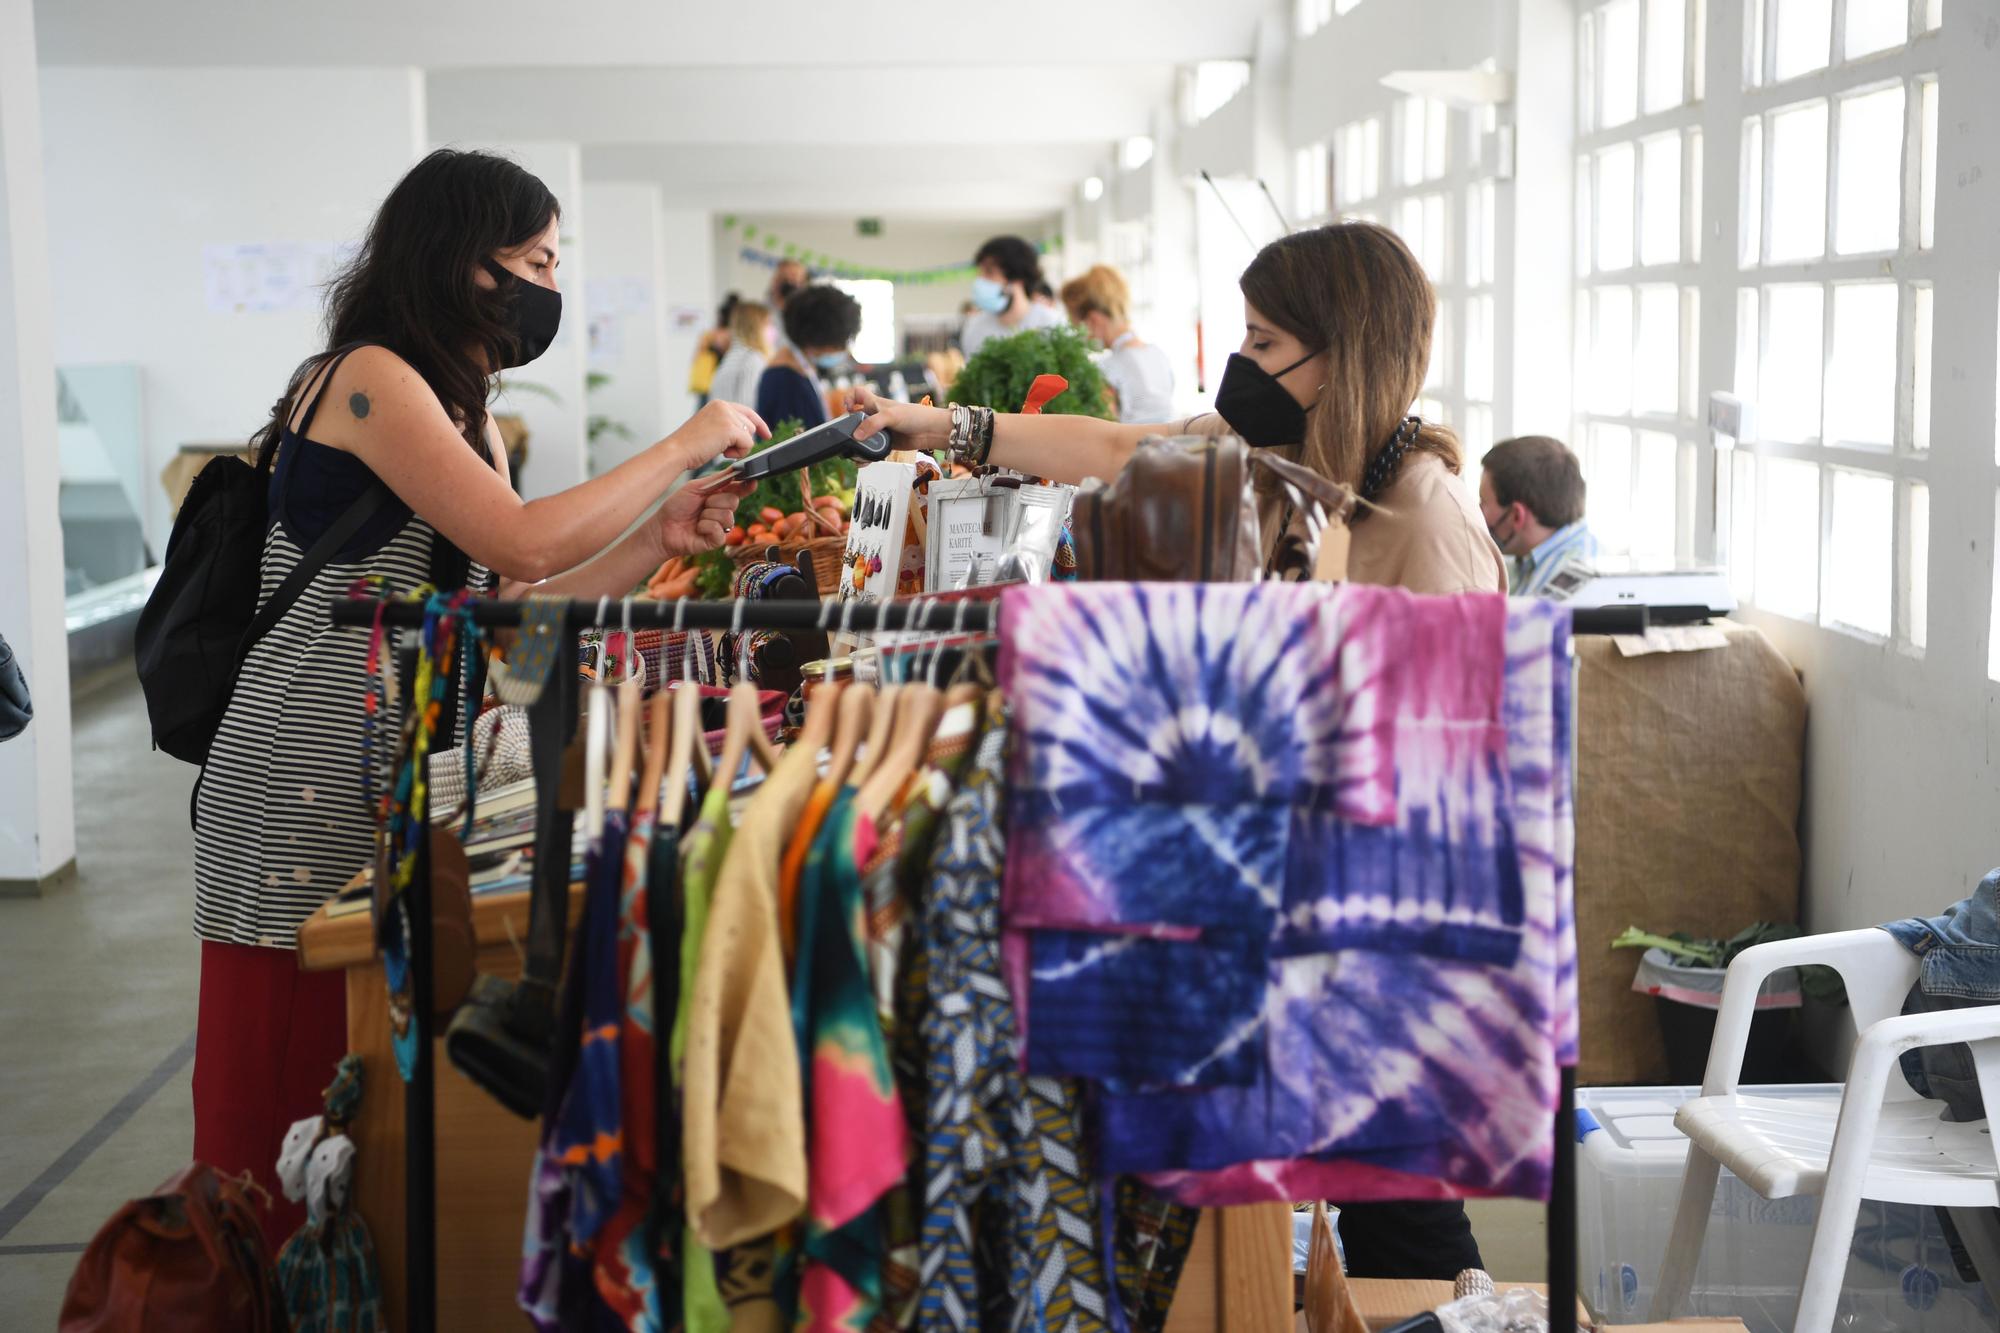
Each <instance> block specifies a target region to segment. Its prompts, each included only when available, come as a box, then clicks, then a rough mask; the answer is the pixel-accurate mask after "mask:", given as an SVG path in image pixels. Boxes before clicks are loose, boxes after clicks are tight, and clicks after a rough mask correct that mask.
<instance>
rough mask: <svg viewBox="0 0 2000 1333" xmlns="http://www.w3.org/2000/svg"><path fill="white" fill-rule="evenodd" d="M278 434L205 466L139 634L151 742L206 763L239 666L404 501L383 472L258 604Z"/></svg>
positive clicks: (305, 423) (308, 425)
mask: <svg viewBox="0 0 2000 1333" xmlns="http://www.w3.org/2000/svg"><path fill="white" fill-rule="evenodd" d="M353 350H354V349H353V348H351V347H349V348H343V349H342V350H341V351H340V353H339V355H338V356H336V357H335V358H334V360H333V363H332V365H331V366H329V367H328V369H327V372H326V375H325V377H324V378H323V379H322V380H321V381H320V386H319V392H318V393H316V394H314V395H313V399H312V403H311V404H310V405H309V406H308V407H307V408H306V413H305V416H304V417H303V418H301V419H300V421H299V426H298V430H297V432H296V434H298V435H299V436H304V435H305V434H306V433H307V432H308V431H310V430H311V429H312V420H313V414H314V413H316V412H318V411H319V403H320V399H322V398H324V397H325V396H326V386H327V385H328V384H329V383H331V382H332V380H333V376H334V372H335V371H336V370H338V369H339V367H340V362H341V361H342V360H344V359H345V358H346V357H347V354H348V353H349V352H351V351H353ZM276 452H277V446H276V443H275V442H274V443H273V444H271V445H270V446H269V447H267V448H266V449H265V450H264V451H263V453H262V454H261V455H260V456H259V457H258V459H257V463H256V466H254V467H253V466H251V465H250V464H249V463H246V462H244V461H243V460H242V459H240V458H228V457H224V458H217V459H213V460H211V461H210V462H209V463H208V465H207V466H205V467H203V468H202V470H201V472H200V474H199V475H197V476H196V477H195V479H194V484H193V485H192V486H190V487H189V488H188V493H187V499H185V500H183V501H182V502H181V510H180V513H179V514H178V515H177V516H176V517H175V519H174V530H173V533H172V534H171V535H170V536H169V537H168V538H167V557H166V560H165V561H164V562H163V564H162V565H161V568H160V578H159V582H158V583H156V584H155V585H154V587H153V592H152V595H151V596H150V597H148V598H147V599H146V609H145V610H144V611H142V612H140V613H139V628H138V632H137V635H136V641H135V644H134V656H135V657H136V658H137V660H138V666H139V684H140V687H141V688H142V689H144V690H145V693H146V714H147V716H148V717H149V718H150V719H151V721H152V724H153V744H154V746H155V747H157V748H159V749H161V750H165V751H166V752H167V753H168V754H170V755H172V756H173V757H174V758H176V759H185V760H186V761H187V762H188V763H191V764H201V763H206V762H207V760H208V748H209V745H210V744H211V743H212V742H213V741H214V740H215V733H216V731H217V729H219V728H220V727H221V725H222V714H223V712H224V710H225V709H227V708H228V707H229V696H230V694H231V693H232V692H233V691H234V690H235V688H236V675H237V672H238V671H240V670H241V669H242V666H243V660H244V658H246V657H247V656H249V653H250V649H251V648H252V647H254V646H255V645H256V643H257V641H258V640H259V639H261V638H263V637H264V635H265V634H266V633H268V632H269V631H270V629H271V627H272V626H273V625H276V624H277V623H278V621H279V619H280V618H281V617H282V616H283V615H284V614H285V612H286V611H287V610H289V609H290V608H291V605H292V603H294V602H296V601H297V600H298V599H299V595H300V594H301V593H303V592H304V591H305V590H306V588H307V586H308V585H310V584H311V583H312V581H313V578H314V576H315V575H317V574H318V573H319V571H320V570H322V569H324V568H325V567H326V564H327V562H328V561H329V560H331V559H332V558H333V555H334V553H335V552H337V551H339V550H340V548H341V547H343V546H345V545H346V544H347V542H348V540H349V539H350V538H352V537H353V536H354V534H355V533H357V532H359V531H360V530H361V526H362V525H363V524H364V523H366V522H367V521H368V520H369V519H370V518H372V517H374V515H375V514H376V513H377V511H379V510H380V509H381V508H382V507H383V506H384V505H386V504H392V503H396V500H395V497H394V495H392V494H391V493H390V491H389V488H388V487H386V486H384V485H382V484H381V483H380V482H379V481H378V482H377V483H376V484H375V485H373V486H371V487H369V488H368V490H367V491H366V492H364V493H363V494H362V496H361V498H359V499H358V500H356V501H355V502H354V503H353V504H351V505H349V506H348V507H347V510H346V512H344V513H342V514H341V516H340V517H339V518H338V519H336V520H334V522H333V524H332V526H331V527H329V528H327V530H326V532H325V533H323V534H322V535H321V536H320V538H319V540H318V541H316V542H314V543H313V544H312V547H311V549H309V550H308V551H306V553H305V554H304V555H303V556H302V557H300V559H299V563H298V564H297V565H296V566H294V567H293V569H292V571H291V572H290V573H289V574H287V575H286V576H285V581H284V582H283V583H281V584H279V585H278V587H277V589H276V590H275V591H274V592H272V594H271V600H270V601H268V602H266V603H264V605H263V607H262V608H261V609H259V607H258V605H257V593H258V589H259V587H260V586H261V584H262V580H263V563H264V538H265V535H266V534H267V533H268V532H269V531H270V526H271V524H270V513H269V507H268V504H267V498H268V496H269V493H270V481H271V467H272V463H273V461H274V459H273V455H275V453H276Z"/></svg>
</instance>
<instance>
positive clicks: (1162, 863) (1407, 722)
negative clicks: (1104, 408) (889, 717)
mask: <svg viewBox="0 0 2000 1333" xmlns="http://www.w3.org/2000/svg"><path fill="white" fill-rule="evenodd" d="M1003 624H1004V632H1003V644H1004V647H1003V656H1002V663H1001V671H1002V680H1003V683H1005V684H1006V685H1007V687H1008V688H1009V691H1010V694H1011V696H1012V699H1013V702H1014V706H1015V708H1016V709H1017V717H1018V721H1019V724H1020V738H1021V742H1022V743H1021V745H1020V746H1019V747H1018V749H1017V752H1016V756H1015V763H1014V769H1013V774H1014V791H1013V797H1012V802H1011V805H1010V810H1009V820H1010V841H1009V845H1008V857H1007V907H1008V912H1009V923H1008V924H1009V928H1010V931H1012V932H1014V935H1013V937H1012V938H1010V941H1009V946H1010V957H1009V962H1010V980H1011V981H1012V982H1013V983H1014V987H1015V991H1016V994H1017V995H1025V996H1026V997H1027V998H1028V1000H1029V1006H1028V1008H1029V1013H1030V1016H1031V1020H1032V1021H1031V1022H1030V1023H1029V1025H1028V1049H1027V1062H1028V1068H1029V1070H1030V1071H1034V1072H1041V1071H1048V1072H1060V1073H1067V1074H1077V1075H1085V1076H1088V1077H1092V1078H1095V1079H1098V1080H1101V1081H1102V1082H1103V1083H1104V1085H1105V1090H1106V1092H1105V1096H1104V1097H1103V1098H1102V1099H1101V1102H1100V1105H1101V1107H1102V1111H1103V1133H1102V1151H1103V1154H1104V1156H1103V1161H1102V1162H1101V1163H1100V1165H1101V1167H1102V1169H1104V1170H1105V1171H1106V1172H1108V1173H1124V1172H1133V1173H1154V1174H1153V1183H1154V1184H1155V1185H1157V1186H1159V1187H1160V1188H1162V1189H1163V1190H1164V1191H1165V1192H1167V1193H1168V1194H1169V1195H1170V1196H1171V1197H1174V1198H1176V1199H1179V1200H1181V1201H1183V1202H1194V1203H1202V1204H1223V1203H1243V1202H1251V1201H1257V1200H1265V1199H1290V1198H1308V1197H1322V1198H1324V1197H1329V1196H1330V1195H1334V1196H1338V1197H1342V1198H1348V1199H1353V1200H1357V1201H1361V1200H1367V1199H1371V1198H1382V1199H1397V1198H1413V1197H1426V1196H1437V1195H1440V1194H1485V1193H1498V1194H1512V1195H1522V1196H1527V1197H1543V1196H1545V1194H1546V1191H1547V1172H1548V1161H1549V1155H1550V1149H1551V1143H1550V1135H1549V1132H1548V1126H1549V1123H1550V1120H1549V1118H1550V1116H1551V1115H1552V1113H1553V1110H1554V1106H1555V1097H1556V1068H1557V1065H1558V1063H1559V1062H1560V1061H1562V1060H1565V1059H1569V1060H1573V1059H1574V1036H1575V1028H1574V1021H1575V1020H1574V940H1573V934H1572V931H1571V928H1570V903H1569V897H1570V893H1571V884H1570V881H1569V865H1570V825H1569V808H1568V799H1569V797H1568V778H1569V773H1568V765H1569V736H1568V729H1567V728H1568V693H1567V691H1568V657H1567V653H1568V619H1567V615H1566V613H1564V612H1562V611H1560V610H1558V609H1555V608H1552V607H1549V606H1546V605H1544V604H1540V603H1530V602H1522V603H1519V604H1514V605H1509V604H1508V603H1506V602H1505V601H1503V600H1502V599H1500V598H1497V597H1489V596H1467V597H1460V598H1418V597H1413V596H1411V595H1409V594H1407V593H1403V592H1400V591H1397V590H1393V589H1381V588H1372V587H1360V586H1344V587H1331V586H1326V585H1312V584H1306V585H1294V584H1261V585H1242V584H1238V585H1213V586H1199V585H1175V586H1171V587H1169V586H1160V587H1151V586H1130V585H1083V586H1079V587H1077V588H1068V589H1065V588H1047V587H1044V588H1032V589H1022V590H1010V591H1009V592H1008V594H1007V596H1006V601H1005V604H1004V612H1003ZM1135 886H1137V887H1135Z"/></svg>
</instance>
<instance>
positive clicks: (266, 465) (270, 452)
mask: <svg viewBox="0 0 2000 1333" xmlns="http://www.w3.org/2000/svg"><path fill="white" fill-rule="evenodd" d="M367 345H368V344H367V343H349V344H347V345H346V346H345V347H337V348H335V349H334V350H333V351H331V352H329V353H328V354H327V355H328V356H330V357H331V358H332V360H331V361H330V362H327V363H325V364H324V365H322V367H321V369H320V370H319V372H318V378H319V389H318V390H317V391H316V392H315V393H314V394H313V396H312V401H311V402H310V403H307V404H306V414H305V415H304V416H302V417H300V418H299V427H298V429H297V430H295V431H292V433H293V434H294V435H299V436H303V435H305V433H306V432H307V431H309V430H311V429H312V423H313V417H314V415H315V414H317V413H318V411H319V404H320V400H321V399H323V398H325V397H326V391H327V387H328V386H329V385H331V384H332V383H333V376H334V373H335V372H336V371H338V370H339V369H340V363H341V362H343V361H345V360H347V358H348V357H349V356H350V355H352V354H353V353H354V352H356V351H358V350H359V349H361V348H363V347H366V346H367ZM306 383H307V384H310V383H312V379H311V378H310V377H308V379H307V380H306ZM293 406H294V404H292V403H286V404H285V427H284V429H285V430H292V427H291V420H292V407H293ZM282 438H283V432H282V431H281V432H280V434H279V437H278V438H277V439H273V440H272V441H271V444H270V447H269V448H268V449H265V450H264V451H263V452H262V453H260V454H259V455H258V456H257V470H258V471H259V472H263V473H269V472H270V471H271V470H272V469H273V468H274V467H276V466H277V462H278V445H279V443H280V442H281V440H282Z"/></svg>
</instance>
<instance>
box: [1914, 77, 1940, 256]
mask: <svg viewBox="0 0 2000 1333" xmlns="http://www.w3.org/2000/svg"><path fill="white" fill-rule="evenodd" d="M1923 89H1924V91H1923V105H1922V113H1923V124H1922V127H1921V129H1920V130H1919V132H1918V138H1917V153H1918V157H1917V247H1918V248H1919V249H1922V250H1928V249H1930V248H1931V244H1932V242H1933V241H1934V240H1935V239H1936V234H1937V91H1938V86H1937V80H1936V79H1926V80H1924V84H1923Z"/></svg>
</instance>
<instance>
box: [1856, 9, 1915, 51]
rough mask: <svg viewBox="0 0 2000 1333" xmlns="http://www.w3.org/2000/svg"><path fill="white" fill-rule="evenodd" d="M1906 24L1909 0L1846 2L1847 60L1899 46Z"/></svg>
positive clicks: (1907, 22)
mask: <svg viewBox="0 0 2000 1333" xmlns="http://www.w3.org/2000/svg"><path fill="white" fill-rule="evenodd" d="M1909 23H1910V3H1909V0H1847V42H1846V45H1845V53H1846V56H1847V59H1849V60H1854V59H1856V58H1858V57H1860V56H1865V55H1868V54H1870V53H1872V52H1875V51H1886V50H1888V49H1889V48H1890V47H1892V46H1901V45H1902V44H1903V43H1904V41H1906V40H1907V39H1908V37H1909Z"/></svg>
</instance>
